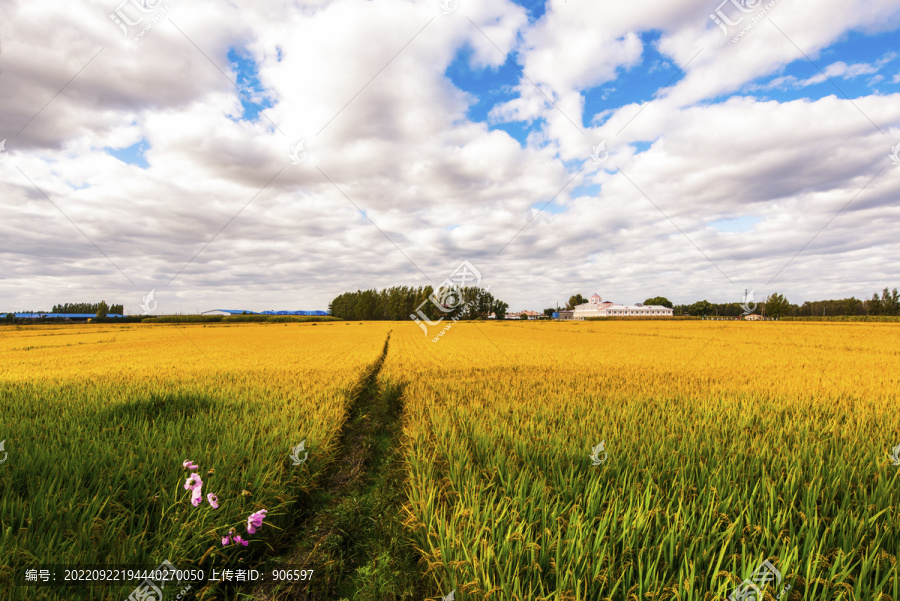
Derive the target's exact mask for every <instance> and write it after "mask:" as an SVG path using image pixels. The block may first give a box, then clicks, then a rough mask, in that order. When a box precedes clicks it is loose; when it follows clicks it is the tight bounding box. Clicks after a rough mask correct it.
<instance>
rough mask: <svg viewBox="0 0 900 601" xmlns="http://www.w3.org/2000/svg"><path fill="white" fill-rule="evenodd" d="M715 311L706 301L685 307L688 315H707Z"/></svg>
mask: <svg viewBox="0 0 900 601" xmlns="http://www.w3.org/2000/svg"><path fill="white" fill-rule="evenodd" d="M714 310H715V307H713V305H712V303H711V302H709V301H708V300H702V301H697V302H696V303H694V304H693V305H690V306H688V307H687V312H688V314H689V315H709V314H711V313H712V312H713V311H714Z"/></svg>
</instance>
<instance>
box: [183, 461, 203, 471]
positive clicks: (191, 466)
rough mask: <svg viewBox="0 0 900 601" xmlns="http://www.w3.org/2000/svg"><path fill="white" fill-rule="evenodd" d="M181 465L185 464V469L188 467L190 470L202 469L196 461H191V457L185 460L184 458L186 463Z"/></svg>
mask: <svg viewBox="0 0 900 601" xmlns="http://www.w3.org/2000/svg"><path fill="white" fill-rule="evenodd" d="M181 465H183V466H184V468H185V469H188V470H196V469H200V467H199V466H198V465H197V464H196V463H194V462H193V461H191V460H190V459H185V460H184V463H182V464H181Z"/></svg>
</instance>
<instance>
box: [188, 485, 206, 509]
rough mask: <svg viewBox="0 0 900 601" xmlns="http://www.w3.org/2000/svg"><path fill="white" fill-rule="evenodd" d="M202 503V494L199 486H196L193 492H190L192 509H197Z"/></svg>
mask: <svg viewBox="0 0 900 601" xmlns="http://www.w3.org/2000/svg"><path fill="white" fill-rule="evenodd" d="M202 502H203V492H202V490H201V488H200V486H197V488H195V489H194V490H193V491H191V505H193V506H194V507H199V506H200V503H202Z"/></svg>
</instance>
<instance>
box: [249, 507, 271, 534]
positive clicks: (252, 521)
mask: <svg viewBox="0 0 900 601" xmlns="http://www.w3.org/2000/svg"><path fill="white" fill-rule="evenodd" d="M267 511H268V510H267V509H260V510H259V511H257V512H254V513H251V514H250V517H248V518H247V532H249V533H250V534H256V529H257V528H259V527H261V526H262V523H263V520H264V519H265V517H266V512H267Z"/></svg>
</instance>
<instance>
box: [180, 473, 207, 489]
mask: <svg viewBox="0 0 900 601" xmlns="http://www.w3.org/2000/svg"><path fill="white" fill-rule="evenodd" d="M200 486H203V480H201V479H200V476H199V475H198V474H191V475H190V476H188V479H187V480H185V481H184V490H194V489H195V488H198V487H200Z"/></svg>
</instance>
